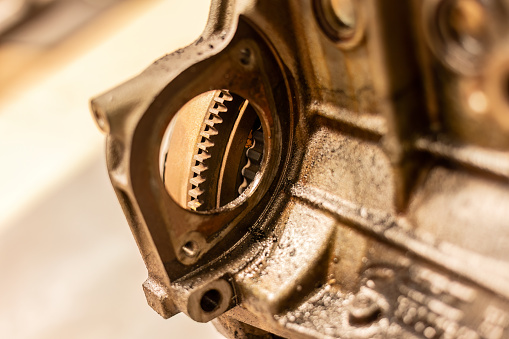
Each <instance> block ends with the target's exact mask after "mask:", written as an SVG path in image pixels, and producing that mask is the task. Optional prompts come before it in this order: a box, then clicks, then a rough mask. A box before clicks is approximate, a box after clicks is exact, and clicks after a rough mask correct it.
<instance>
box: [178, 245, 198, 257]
mask: <svg viewBox="0 0 509 339" xmlns="http://www.w3.org/2000/svg"><path fill="white" fill-rule="evenodd" d="M198 250H199V248H198V245H197V244H196V243H195V242H194V241H188V242H186V243H185V244H184V246H182V252H184V254H185V255H186V256H188V257H189V258H194V257H196V256H197V255H198Z"/></svg>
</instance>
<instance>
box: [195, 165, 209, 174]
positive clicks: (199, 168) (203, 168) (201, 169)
mask: <svg viewBox="0 0 509 339" xmlns="http://www.w3.org/2000/svg"><path fill="white" fill-rule="evenodd" d="M206 170H208V167H207V166H205V165H204V164H202V163H200V164H198V165H196V166H193V167H191V171H193V173H196V174H198V175H201V173H203V172H205V171H206Z"/></svg>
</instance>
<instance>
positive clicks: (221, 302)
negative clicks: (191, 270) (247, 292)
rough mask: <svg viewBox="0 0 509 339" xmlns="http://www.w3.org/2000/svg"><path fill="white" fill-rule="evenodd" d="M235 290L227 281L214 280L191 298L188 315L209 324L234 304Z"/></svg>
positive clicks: (195, 292) (188, 302)
mask: <svg viewBox="0 0 509 339" xmlns="http://www.w3.org/2000/svg"><path fill="white" fill-rule="evenodd" d="M232 298H233V289H232V287H231V285H230V284H229V283H228V282H227V281H226V280H225V279H218V280H214V281H212V282H211V283H209V284H207V285H206V286H205V287H202V288H200V289H198V290H196V291H194V292H192V294H191V295H190V296H189V298H188V299H187V313H188V314H189V316H190V317H191V318H192V319H193V320H195V321H198V322H202V323H205V322H208V321H210V320H212V319H214V318H216V317H218V316H220V315H221V314H223V313H224V312H226V311H227V310H228V309H229V308H230V305H231V304H232Z"/></svg>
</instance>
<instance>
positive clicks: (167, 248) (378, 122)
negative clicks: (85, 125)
mask: <svg viewBox="0 0 509 339" xmlns="http://www.w3.org/2000/svg"><path fill="white" fill-rule="evenodd" d="M508 11H509V3H508V2H507V1H503V0H482V1H481V0H413V1H397V0H387V1H379V0H357V1H355V0H351V1H347V0H341V1H335V0H330V1H325V0H323V1H322V0H313V1H304V0H302V1H277V2H276V1H262V0H259V1H255V0H250V1H248V0H246V1H233V0H231V1H213V3H212V6H211V11H210V16H209V22H208V25H207V27H206V29H205V31H204V33H203V35H202V36H201V37H200V38H199V39H198V40H197V41H196V42H195V43H193V44H192V45H190V46H188V47H186V48H184V49H181V50H178V51H176V52H173V53H172V54H169V55H167V56H165V57H163V58H162V59H160V60H158V61H157V62H156V63H154V64H153V65H152V66H151V67H149V68H148V69H147V70H146V71H145V72H144V73H142V74H141V75H139V76H138V77H136V78H134V79H132V80H130V81H128V82H126V83H125V84H123V85H121V86H119V87H118V88H115V89H113V90H111V91H110V92H107V93H105V94H103V95H101V96H99V97H98V98H96V99H94V100H92V104H91V106H92V111H93V114H94V117H95V119H96V121H97V124H98V126H99V127H100V129H101V130H102V131H103V132H104V133H105V134H107V160H108V170H109V173H110V178H111V181H112V184H113V187H114V188H115V191H116V193H117V196H118V197H119V201H120V203H121V205H122V207H123V209H124V212H125V214H126V217H127V219H128V221H129V223H130V226H131V228H132V231H133V235H134V237H135V238H136V241H137V243H138V246H139V248H140V251H141V254H142V256H143V258H144V260H145V263H146V265H147V269H148V279H147V281H146V282H145V283H144V285H143V289H144V291H145V294H146V297H147V301H148V303H149V305H150V306H152V307H153V308H154V309H155V310H156V311H157V312H158V313H159V314H160V315H161V316H163V317H166V318H167V317H171V316H172V315H174V314H176V313H179V312H185V313H186V314H187V315H189V316H190V317H191V318H193V319H194V320H196V321H201V322H205V321H210V320H214V322H215V325H216V327H217V328H218V329H219V330H220V331H221V333H223V334H224V335H225V336H227V337H231V338H252V337H260V338H273V337H278V336H279V337H287V338H330V337H334V338H373V337H380V338H412V337H416V338H429V339H431V338H489V339H498V338H506V337H509V329H508V327H509V245H508V244H509V209H508V208H507V207H508V206H509V152H508V146H509V127H508V126H509V53H507V51H509V20H508V19H509V13H508ZM210 91H215V92H210ZM203 93H213V94H211V95H210V98H208V99H205V100H204V103H203V104H199V105H197V106H196V107H197V108H195V109H192V110H187V113H185V112H186V108H185V107H189V106H186V104H187V103H190V102H191V103H192V102H193V100H194V99H193V98H196V97H197V96H199V95H201V94H203ZM220 93H223V94H221V95H223V96H224V95H226V96H227V98H228V99H230V98H231V99H232V100H231V101H230V100H226V101H224V99H222V98H223V97H221V98H219V95H220ZM211 98H212V99H211ZM234 98H239V100H240V101H239V102H240V104H235V105H233V106H232V107H235V108H234V109H230V110H229V112H228V109H227V108H228V103H227V102H233V101H235V100H234ZM243 103H246V105H247V103H248V104H249V107H250V108H249V109H250V110H252V112H251V114H248V115H249V116H251V117H252V118H251V120H249V119H244V118H243V114H245V113H244V112H246V111H247V109H246V107H247V106H245V105H244V104H243ZM188 105H189V104H188ZM242 107H244V108H242ZM182 112H184V113H182ZM232 112H233V115H232V116H231V117H229V118H227V117H226V116H225V115H224V116H223V115H222V113H225V114H226V113H232ZM253 112H254V113H256V114H254V113H253ZM248 115H246V116H248ZM255 118H256V119H259V126H260V127H259V128H258V127H257V126H258V125H256V124H255V122H254V121H255V120H256V119H255ZM181 119H182V120H183V121H184V124H185V125H186V126H188V127H186V128H182V129H178V128H177V129H176V130H175V131H174V134H173V135H176V136H177V137H176V140H177V142H176V143H175V142H171V141H170V144H169V146H168V148H167V149H164V150H163V151H162V148H161V144H162V142H163V139H164V135H165V132H166V131H167V127H168V125H170V123H172V124H175V125H174V126H178V121H179V120H181ZM189 119H191V120H189ZM228 119H229V120H228ZM186 120H189V121H186ZM175 121H176V122H175ZM228 121H229V122H228ZM183 126H184V125H183ZM207 126H208V127H207ZM241 126H244V127H241ZM223 128H224V131H220V130H221V129H223ZM210 131H212V132H210ZM237 131H241V132H239V133H237ZM260 131H262V132H263V133H257V132H260ZM175 133H176V134H175ZM179 133H180V134H179ZM207 133H208V134H207ZM178 135H181V136H180V137H179V136H178ZM172 138H173V137H172ZM179 142H180V144H179ZM172 145H173V146H172ZM179 145H180V146H179ZM257 145H258V146H257ZM172 147H173V148H174V150H173V151H172ZM179 152H180V153H179ZM161 153H164V154H167V156H166V159H165V160H164V161H161ZM172 154H176V155H174V156H172ZM232 159H233V160H232ZM248 159H249V160H248ZM251 160H253V164H250V163H248V162H247V161H251ZM163 163H164V164H165V166H166V167H165V170H164V171H163V172H164V174H163V175H161V164H163ZM250 166H251V167H250ZM246 168H247V169H251V171H252V173H251V174H249V175H248V174H246V173H247V172H246V171H245V170H244V169H246ZM179 173H180V174H179ZM182 173H183V174H182ZM247 177H249V180H252V181H251V182H249V181H246V183H244V185H243V187H242V189H241V190H240V191H239V190H238V188H239V186H238V183H239V182H240V181H242V180H243V178H247ZM163 181H164V182H163ZM246 186H247V188H246V189H245V190H243V189H244V187H246ZM171 187H174V188H171ZM232 187H233V188H234V189H232ZM193 190H194V191H193ZM169 191H170V192H169ZM175 191H178V193H176V194H174V193H173V192H175ZM234 191H235V192H238V193H232V192H234ZM223 192H230V193H228V194H227V196H228V197H225V198H223V197H222V196H223ZM225 194H226V193H225ZM197 202H199V203H197Z"/></svg>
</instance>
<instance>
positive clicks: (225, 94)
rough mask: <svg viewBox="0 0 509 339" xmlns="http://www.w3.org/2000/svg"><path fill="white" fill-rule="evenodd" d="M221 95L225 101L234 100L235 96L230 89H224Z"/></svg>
mask: <svg viewBox="0 0 509 339" xmlns="http://www.w3.org/2000/svg"><path fill="white" fill-rule="evenodd" d="M220 96H221V98H222V99H223V100H224V101H232V100H233V96H232V95H231V94H230V91H229V90H227V89H222V90H221V94H220Z"/></svg>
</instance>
